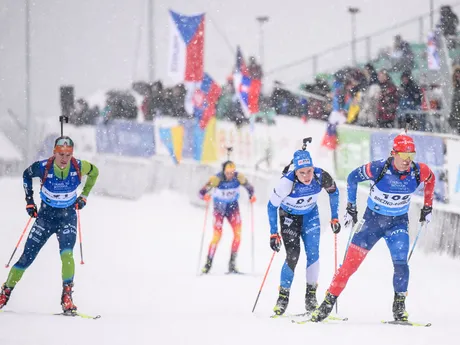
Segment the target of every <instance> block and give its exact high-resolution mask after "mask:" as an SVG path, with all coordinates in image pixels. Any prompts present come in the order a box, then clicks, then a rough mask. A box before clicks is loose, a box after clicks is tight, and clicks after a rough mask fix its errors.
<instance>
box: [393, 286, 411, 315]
mask: <svg viewBox="0 0 460 345" xmlns="http://www.w3.org/2000/svg"><path fill="white" fill-rule="evenodd" d="M405 301H406V293H405V292H395V297H394V300H393V318H394V319H395V321H407V320H408V318H409V314H408V313H407V311H406V304H405Z"/></svg>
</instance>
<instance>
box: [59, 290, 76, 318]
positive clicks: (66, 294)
mask: <svg viewBox="0 0 460 345" xmlns="http://www.w3.org/2000/svg"><path fill="white" fill-rule="evenodd" d="M72 288H73V283H64V284H63V286H62V296H61V306H62V311H63V312H64V314H75V313H76V312H77V306H76V305H75V304H74V303H73V300H72V293H73V291H72Z"/></svg>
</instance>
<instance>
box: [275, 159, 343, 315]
mask: <svg viewBox="0 0 460 345" xmlns="http://www.w3.org/2000/svg"><path fill="white" fill-rule="evenodd" d="M291 164H293V165H294V170H291V171H289V167H290V165H291ZM291 164H289V165H288V166H286V167H285V169H284V171H283V176H282V177H281V179H280V181H279V182H278V185H277V186H276V187H275V188H274V190H273V193H272V195H271V197H270V201H269V202H268V206H267V212H268V219H269V223H270V234H271V235H270V247H271V248H272V249H273V250H275V251H277V252H278V251H279V250H280V247H281V237H282V238H283V243H284V248H285V249H286V261H285V262H284V265H283V268H282V269H281V279H280V286H279V296H278V300H277V302H276V305H275V307H274V308H273V311H274V312H275V314H276V315H282V314H284V312H285V311H286V308H287V306H288V303H289V294H290V289H291V285H292V282H293V280H294V270H295V267H296V265H297V261H298V260H299V256H300V239H302V242H303V244H304V249H305V254H306V256H307V267H306V276H307V284H306V293H305V309H306V310H307V312H312V311H313V310H315V309H316V308H317V306H318V302H317V300H316V289H317V286H318V276H319V240H320V233H321V224H320V220H319V213H318V205H317V200H318V195H319V193H320V192H321V190H322V189H323V188H324V189H325V190H326V192H327V193H328V194H329V201H330V207H331V228H332V231H333V232H334V233H335V234H337V233H339V232H340V223H339V220H338V208H339V189H338V188H337V186H336V184H335V182H334V180H333V179H332V177H331V176H330V175H329V173H328V172H326V171H324V170H323V169H321V168H318V167H315V166H313V161H312V159H311V156H310V153H309V152H308V151H306V150H298V151H296V152H295V153H294V157H293V160H292V163H291ZM278 216H279V222H280V226H281V236H280V235H279V233H278Z"/></svg>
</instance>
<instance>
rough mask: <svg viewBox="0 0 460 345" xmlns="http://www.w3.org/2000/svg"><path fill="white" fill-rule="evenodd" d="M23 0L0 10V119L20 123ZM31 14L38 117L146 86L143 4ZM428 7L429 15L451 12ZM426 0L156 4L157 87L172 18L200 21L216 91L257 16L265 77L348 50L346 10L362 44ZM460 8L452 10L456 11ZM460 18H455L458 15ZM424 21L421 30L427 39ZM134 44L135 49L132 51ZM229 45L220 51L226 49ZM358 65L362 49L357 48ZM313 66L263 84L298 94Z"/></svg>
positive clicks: (44, 6) (341, 59)
mask: <svg viewBox="0 0 460 345" xmlns="http://www.w3.org/2000/svg"><path fill="white" fill-rule="evenodd" d="M24 2H25V1H23V0H0V111H1V112H4V111H5V109H7V108H12V109H13V110H14V111H15V112H17V113H19V114H24V112H25V106H24V103H25V102H24V90H25V72H24V71H25V12H24ZM31 2H32V6H31V22H30V26H31V48H30V49H31V102H32V111H33V112H34V113H35V114H37V115H41V116H43V115H57V114H58V113H59V86H60V85H62V84H73V85H74V86H75V88H76V95H77V96H87V95H90V94H92V93H94V92H95V91H97V90H100V89H108V88H112V87H119V88H127V87H129V85H130V83H131V81H132V80H133V78H134V79H136V80H140V79H146V78H147V77H148V70H147V49H146V42H147V39H148V38H147V30H146V8H147V6H146V2H147V0H36V1H35V2H33V1H31ZM458 2H459V1H454V0H444V1H439V0H434V5H435V7H439V6H440V5H442V4H455V3H458ZM429 3H430V1H429V0H385V1H380V0H322V1H316V0H315V1H312V0H283V1H274V0H154V22H155V28H154V42H155V78H160V79H162V80H163V81H164V82H165V83H166V84H169V80H168V77H167V74H166V63H167V55H168V38H169V18H168V9H169V8H171V9H173V10H175V11H177V12H181V13H183V14H187V15H190V14H197V13H202V12H206V14H207V18H206V19H207V20H206V34H205V35H206V40H205V70H206V71H208V73H210V74H211V75H212V76H213V77H214V78H215V79H217V80H218V81H219V82H223V81H224V80H225V78H226V76H227V75H228V74H229V71H230V69H231V67H232V65H233V64H234V60H235V58H234V55H233V53H232V51H233V50H234V49H235V47H236V45H237V44H239V45H240V46H241V47H242V50H243V53H244V55H245V56H246V57H248V56H250V55H255V56H256V57H258V54H259V35H258V33H259V27H258V23H257V22H256V20H255V17H256V16H259V15H267V16H269V17H270V21H269V22H268V23H267V24H265V26H264V33H265V40H264V42H265V54H264V60H265V66H264V68H265V70H266V71H270V70H272V69H274V68H276V67H279V66H281V65H283V64H285V63H289V62H292V61H295V60H298V59H301V58H304V57H306V56H309V55H312V54H315V53H317V52H319V51H322V50H324V49H326V48H328V47H330V46H333V45H337V44H340V43H343V42H346V41H348V40H350V38H351V24H350V14H349V13H348V12H347V7H348V6H356V7H359V8H360V9H361V13H359V14H358V15H357V17H356V19H357V35H358V36H366V35H368V34H371V33H373V32H376V31H379V30H380V29H383V28H385V27H388V26H391V25H393V24H396V23H397V22H401V21H403V20H406V19H408V18H411V17H416V16H419V15H421V14H425V13H428V12H429V7H430V6H429ZM459 9H460V6H459V7H456V8H454V10H455V11H459ZM459 12H460V11H459ZM428 25H429V21H428V20H426V21H425V26H424V28H425V31H427V30H428ZM397 33H402V35H403V37H407V38H409V39H411V40H415V41H417V40H418V39H419V24H418V23H413V24H411V25H407V26H405V27H404V28H401V29H398V30H393V31H391V32H389V33H387V34H385V35H380V36H379V37H377V38H376V39H374V40H373V41H372V52H373V54H374V55H375V53H376V51H377V49H378V48H381V47H383V46H385V45H391V43H392V37H393V36H394V35H395V34H397ZM137 42H140V43H141V44H137ZM226 42H228V43H226ZM358 54H359V56H360V57H364V54H365V48H364V45H362V44H360V45H358ZM350 56H351V52H350V48H349V47H347V48H346V49H342V50H339V51H336V52H334V53H333V54H329V56H326V57H324V58H323V59H322V60H320V61H319V65H318V69H319V70H324V69H327V70H334V69H335V68H336V67H338V66H341V65H343V64H347V63H349V61H350ZM311 72H312V65H311V64H310V63H306V64H304V65H301V66H298V67H296V68H292V69H288V70H284V71H280V72H278V73H276V74H274V75H271V76H270V77H269V78H268V79H267V82H270V83H271V82H272V81H273V79H278V80H282V81H285V82H287V83H291V84H296V83H298V82H300V81H302V80H304V79H308V78H311V74H312V73H311Z"/></svg>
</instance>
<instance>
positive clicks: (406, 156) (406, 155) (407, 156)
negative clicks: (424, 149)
mask: <svg viewBox="0 0 460 345" xmlns="http://www.w3.org/2000/svg"><path fill="white" fill-rule="evenodd" d="M396 154H397V155H398V156H399V157H401V158H402V159H404V160H405V159H410V160H411V161H413V160H414V157H415V152H396Z"/></svg>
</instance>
